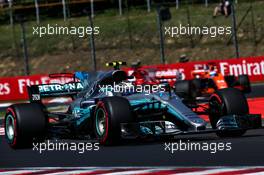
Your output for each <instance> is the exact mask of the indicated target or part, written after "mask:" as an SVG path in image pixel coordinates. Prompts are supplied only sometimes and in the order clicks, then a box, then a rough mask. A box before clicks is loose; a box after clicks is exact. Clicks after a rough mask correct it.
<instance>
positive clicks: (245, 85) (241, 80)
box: [237, 75, 251, 93]
mask: <svg viewBox="0 0 264 175" xmlns="http://www.w3.org/2000/svg"><path fill="white" fill-rule="evenodd" d="M237 81H238V84H239V85H240V86H242V89H243V92H245V93H250V92H251V84H250V80H249V78H248V75H239V76H238V78H237Z"/></svg>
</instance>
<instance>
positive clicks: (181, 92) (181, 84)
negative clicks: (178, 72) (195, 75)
mask: <svg viewBox="0 0 264 175" xmlns="http://www.w3.org/2000/svg"><path fill="white" fill-rule="evenodd" d="M174 92H175V94H176V95H178V96H179V97H182V98H185V99H194V98H195V97H196V96H197V89H196V86H195V84H193V82H192V81H189V80H178V81H176V82H175V84H174Z"/></svg>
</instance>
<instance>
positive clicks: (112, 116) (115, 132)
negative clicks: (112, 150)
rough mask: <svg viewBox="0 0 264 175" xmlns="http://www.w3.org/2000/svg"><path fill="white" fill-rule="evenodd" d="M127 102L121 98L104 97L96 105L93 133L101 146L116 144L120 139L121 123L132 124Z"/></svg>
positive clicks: (132, 119)
mask: <svg viewBox="0 0 264 175" xmlns="http://www.w3.org/2000/svg"><path fill="white" fill-rule="evenodd" d="M133 121H134V118H133V116H132V114H131V110H130V104H129V101H128V100H127V99H125V98H123V97H117V96H115V97H105V98H103V99H102V100H100V101H99V102H98V103H97V106H96V109H95V116H94V132H95V135H96V137H97V138H98V139H99V143H100V144H102V145H113V144H117V143H118V142H119V141H120V139H121V125H120V124H121V123H130V122H133Z"/></svg>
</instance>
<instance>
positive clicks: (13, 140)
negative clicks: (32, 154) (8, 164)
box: [5, 103, 47, 148]
mask: <svg viewBox="0 0 264 175" xmlns="http://www.w3.org/2000/svg"><path fill="white" fill-rule="evenodd" d="M46 124H47V120H46V117H45V115H44V113H43V110H42V107H41V106H40V105H39V104H36V103H26V104H15V105H12V106H10V107H9V108H8V109H7V113H6V115H5V136H6V140H7V143H8V144H9V145H10V146H11V147H12V148H26V147H32V142H33V141H35V140H36V141H37V140H39V139H42V138H43V137H44V136H45V131H46Z"/></svg>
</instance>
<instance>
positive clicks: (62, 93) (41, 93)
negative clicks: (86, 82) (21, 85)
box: [28, 82, 83, 102]
mask: <svg viewBox="0 0 264 175" xmlns="http://www.w3.org/2000/svg"><path fill="white" fill-rule="evenodd" d="M82 89H83V85H82V84H81V83H80V82H73V83H66V84H63V85H62V84H42V85H32V86H28V96H29V100H30V102H38V101H41V99H42V98H47V97H73V96H74V95H76V94H77V93H78V92H80V91H81V90H82Z"/></svg>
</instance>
